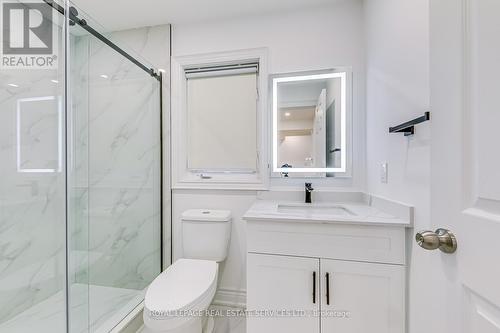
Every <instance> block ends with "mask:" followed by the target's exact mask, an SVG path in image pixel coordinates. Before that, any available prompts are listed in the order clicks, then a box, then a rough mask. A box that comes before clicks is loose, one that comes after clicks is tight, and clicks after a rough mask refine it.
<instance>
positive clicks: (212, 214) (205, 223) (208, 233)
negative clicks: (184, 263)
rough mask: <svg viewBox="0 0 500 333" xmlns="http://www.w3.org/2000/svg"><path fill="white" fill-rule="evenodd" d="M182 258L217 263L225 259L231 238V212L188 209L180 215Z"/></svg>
mask: <svg viewBox="0 0 500 333" xmlns="http://www.w3.org/2000/svg"><path fill="white" fill-rule="evenodd" d="M181 222H182V247H183V252H184V255H183V258H188V259H205V260H213V261H217V262H221V261H224V260H225V259H226V257H227V252H228V247H229V239H230V237H231V212H230V211H228V210H212V209H190V210H187V211H185V212H184V213H182V217H181Z"/></svg>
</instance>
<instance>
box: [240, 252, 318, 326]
mask: <svg viewBox="0 0 500 333" xmlns="http://www.w3.org/2000/svg"><path fill="white" fill-rule="evenodd" d="M247 265H248V267H247V269H248V275H247V310H248V311H249V314H248V317H247V331H248V333H278V332H286V333H305V332H307V333H319V325H320V319H319V316H318V311H319V303H320V299H319V295H320V293H319V259H313V258H299V257H287V256H276V255H265V254H253V253H249V254H248V257H247ZM282 310H285V311H287V313H281V314H279V313H277V311H282ZM254 311H255V312H254ZM293 311H300V312H301V313H298V312H295V314H294V313H293Z"/></svg>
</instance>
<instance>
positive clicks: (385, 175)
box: [380, 162, 388, 184]
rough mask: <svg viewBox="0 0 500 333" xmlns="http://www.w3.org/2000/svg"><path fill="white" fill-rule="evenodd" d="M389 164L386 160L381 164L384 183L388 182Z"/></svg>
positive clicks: (381, 179) (381, 178) (382, 181)
mask: <svg viewBox="0 0 500 333" xmlns="http://www.w3.org/2000/svg"><path fill="white" fill-rule="evenodd" d="M387 168H388V164H387V162H384V163H382V164H381V165H380V182H381V183H384V184H387V182H388V178H387V177H388V174H387V173H388V170H387Z"/></svg>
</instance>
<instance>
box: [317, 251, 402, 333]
mask: <svg viewBox="0 0 500 333" xmlns="http://www.w3.org/2000/svg"><path fill="white" fill-rule="evenodd" d="M320 267H321V294H322V295H321V312H322V316H321V332H322V333H333V332H335V333H366V332H370V333H401V332H404V331H405V290H404V281H405V280H404V279H405V278H404V276H405V268H404V266H399V265H387V264H373V263H363V262H350V261H341V260H326V259H321V261H320Z"/></svg>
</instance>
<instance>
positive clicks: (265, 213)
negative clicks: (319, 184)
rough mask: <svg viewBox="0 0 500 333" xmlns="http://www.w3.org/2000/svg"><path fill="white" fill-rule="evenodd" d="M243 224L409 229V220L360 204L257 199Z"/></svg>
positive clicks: (244, 217) (246, 214) (245, 216)
mask: <svg viewBox="0 0 500 333" xmlns="http://www.w3.org/2000/svg"><path fill="white" fill-rule="evenodd" d="M243 219H244V220H247V221H272V222H302V223H311V222H312V223H322V224H325V223H337V224H358V225H371V226H374V225H380V226H393V227H396V226H400V227H411V226H412V221H411V219H406V218H403V217H398V216H394V215H391V214H389V213H387V212H384V211H382V210H380V209H379V208H376V207H374V206H370V205H368V204H366V203H362V202H332V203H330V202H317V203H313V204H305V203H300V202H296V201H274V200H257V201H256V202H255V203H254V204H253V205H252V206H251V207H250V209H249V210H248V211H247V212H246V213H245V215H244V216H243Z"/></svg>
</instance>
